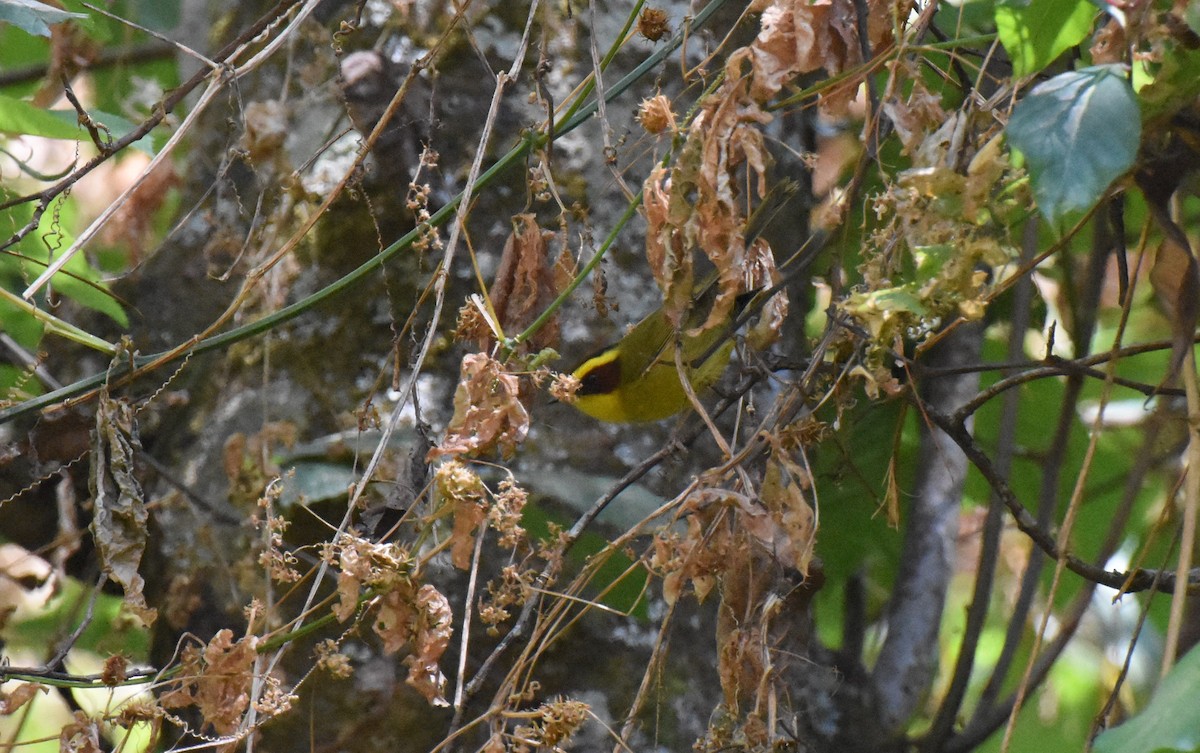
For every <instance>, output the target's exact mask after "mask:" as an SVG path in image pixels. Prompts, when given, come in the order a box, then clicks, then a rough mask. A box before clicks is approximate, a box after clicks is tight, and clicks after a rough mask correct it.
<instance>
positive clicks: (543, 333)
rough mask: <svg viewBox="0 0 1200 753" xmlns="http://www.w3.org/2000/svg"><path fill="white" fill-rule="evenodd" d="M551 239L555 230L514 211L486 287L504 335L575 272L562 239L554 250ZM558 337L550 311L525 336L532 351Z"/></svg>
mask: <svg viewBox="0 0 1200 753" xmlns="http://www.w3.org/2000/svg"><path fill="white" fill-rule="evenodd" d="M553 239H554V233H552V232H551V231H549V230H543V229H542V228H540V227H539V226H538V224H537V217H536V216H534V215H532V214H518V215H517V216H516V217H513V232H512V234H510V235H509V236H508V241H507V242H506V243H505V244H504V253H503V254H502V255H501V256H500V265H499V267H498V268H497V269H496V279H495V282H493V283H492V288H491V290H489V291H488V296H489V297H490V298H491V301H492V308H493V309H494V310H495V312H496V318H497V319H498V320H499V323H500V327H501V329H502V330H503V331H504V333H505V334H506V335H508V336H512V335H514V334H517V333H518V332H520V331H522V330H524V329H526V328H527V327H529V326H530V325H531V324H533V322H534V320H536V319H537V318H538V317H539V316H541V314H542V312H543V311H545V310H546V308H547V307H548V306H549V305H550V303H551V302H553V301H554V299H555V298H556V297H557V296H558V294H559V293H560V292H561V291H562V290H563V289H564V288H565V287H566V286H567V284H568V283H569V282H570V281H571V278H572V277H573V276H574V261H573V259H572V257H571V254H570V253H569V252H568V251H567V247H566V245H565V244H563V246H562V248H561V249H560V250H559V252H558V254H557V256H554V253H553V251H552V250H551V248H550V242H551V241H552V240H553ZM552 257H553V258H552ZM489 334H490V332H489ZM558 339H559V325H558V315H557V314H555V315H554V316H553V317H551V319H550V320H549V321H548V322H547V323H546V324H544V325H543V326H542V328H541V329H540V330H538V331H537V333H536V334H534V336H533V337H532V338H530V340H529V341H528V342H529V345H530V347H531V348H532V349H533V350H535V351H537V350H541V349H542V348H549V347H554V346H555V345H556V344H557V343H558ZM490 346H491V340H490V338H488V341H487V342H481V343H480V344H479V349H480V350H488V349H489V348H490Z"/></svg>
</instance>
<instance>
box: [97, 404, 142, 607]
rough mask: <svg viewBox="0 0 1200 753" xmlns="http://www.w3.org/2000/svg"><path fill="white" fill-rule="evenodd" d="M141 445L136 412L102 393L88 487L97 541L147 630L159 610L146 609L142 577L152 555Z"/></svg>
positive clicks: (102, 557) (128, 604)
mask: <svg viewBox="0 0 1200 753" xmlns="http://www.w3.org/2000/svg"><path fill="white" fill-rule="evenodd" d="M138 446H139V443H138V437H137V427H136V425H135V424H134V420H133V408H132V406H130V404H129V403H128V402H126V401H124V400H116V399H113V398H111V397H109V395H108V393H107V391H105V392H103V393H101V395H100V401H99V405H98V406H97V408H96V431H95V435H94V436H93V438H92V457H91V461H92V467H91V473H90V474H89V477H88V487H89V489H90V490H91V493H92V504H93V506H94V509H95V515H94V516H93V518H92V523H91V531H92V538H93V540H94V541H95V542H96V550H97V551H98V552H99V555H100V561H101V563H102V564H103V567H104V569H105V571H106V572H108V575H109V577H110V578H111V579H112V580H113V581H114V582H116V583H118V584H120V586H121V588H122V589H123V590H124V591H125V606H126V607H128V608H129V610H130V611H131V612H133V613H134V614H136V615H137V616H138V617H139V618H141V619H142V621H144V622H145V623H146V624H147V625H149V624H150V623H152V622H154V618H155V616H156V614H157V613H156V611H155V610H153V609H151V608H150V607H149V606H148V605H147V604H146V597H145V596H144V595H143V593H142V589H143V588H144V587H145V581H144V580H143V579H142V576H141V575H139V574H138V565H139V564H141V561H142V554H143V553H144V552H145V550H146V522H147V519H148V514H147V512H146V505H145V500H144V499H143V498H142V487H141V485H140V484H139V483H138V481H137V478H136V476H135V475H134V466H133V453H134V449H135V448H136V447H138Z"/></svg>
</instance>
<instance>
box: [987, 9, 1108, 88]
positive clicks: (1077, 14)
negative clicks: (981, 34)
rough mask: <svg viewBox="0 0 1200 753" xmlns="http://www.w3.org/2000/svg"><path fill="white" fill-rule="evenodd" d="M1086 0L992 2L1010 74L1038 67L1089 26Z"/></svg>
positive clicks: (1092, 12) (1074, 42) (1092, 13)
mask: <svg viewBox="0 0 1200 753" xmlns="http://www.w3.org/2000/svg"><path fill="white" fill-rule="evenodd" d="M1095 17H1096V7H1095V6H1094V5H1092V4H1091V3H1090V2H1088V0H1026V1H1025V2H1014V1H1013V0H1008V2H1001V3H997V4H996V34H997V35H998V36H999V37H1000V43H1001V44H1003V45H1004V49H1006V50H1007V51H1008V56H1009V57H1010V58H1011V59H1012V64H1013V77H1014V78H1019V77H1022V76H1028V75H1029V74H1031V73H1037V72H1038V71H1041V70H1042V69H1044V68H1045V67H1046V66H1048V65H1050V63H1052V62H1054V59H1055V58H1057V57H1058V56H1059V55H1061V54H1063V53H1064V52H1066V51H1067V50H1069V49H1070V48H1072V47H1074V46H1075V45H1077V44H1079V43H1080V42H1082V41H1083V40H1084V38H1085V37H1086V36H1087V35H1088V32H1090V31H1091V30H1092V20H1093V19H1094V18H1095Z"/></svg>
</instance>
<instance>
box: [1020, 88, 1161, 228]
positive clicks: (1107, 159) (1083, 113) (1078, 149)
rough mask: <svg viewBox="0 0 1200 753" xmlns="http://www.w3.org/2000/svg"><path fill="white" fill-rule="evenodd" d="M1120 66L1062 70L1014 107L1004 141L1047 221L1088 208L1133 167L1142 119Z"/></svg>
mask: <svg viewBox="0 0 1200 753" xmlns="http://www.w3.org/2000/svg"><path fill="white" fill-rule="evenodd" d="M1121 74H1122V69H1121V67H1120V66H1108V65H1098V66H1093V67H1091V68H1084V69H1083V70H1080V71H1072V72H1069V73H1060V74H1059V75H1057V76H1055V77H1054V78H1052V79H1050V80H1049V81H1046V82H1045V83H1042V84H1039V85H1038V86H1036V87H1034V89H1033V91H1031V92H1030V93H1029V95H1028V96H1027V97H1025V99H1023V100H1021V102H1020V103H1019V104H1018V105H1017V107H1016V109H1015V110H1013V114H1012V117H1011V118H1010V119H1009V121H1008V128H1007V129H1006V130H1007V133H1008V138H1009V141H1010V143H1011V144H1012V146H1013V148H1015V149H1017V150H1018V151H1020V152H1021V153H1022V154H1023V155H1024V156H1025V160H1026V164H1027V165H1028V168H1029V173H1030V177H1031V179H1032V181H1033V191H1034V196H1035V197H1036V198H1037V203H1038V207H1039V208H1040V209H1041V211H1042V214H1043V215H1045V217H1046V219H1047V220H1048V221H1049V222H1050V224H1051V225H1052V226H1055V227H1057V222H1058V220H1060V219H1061V218H1062V217H1063V216H1064V215H1066V214H1068V213H1070V212H1077V211H1078V212H1081V211H1086V210H1088V209H1090V208H1091V207H1092V205H1094V204H1095V203H1096V202H1097V201H1099V200H1100V197H1101V196H1103V195H1104V192H1105V190H1107V189H1108V186H1109V185H1110V184H1111V183H1112V182H1113V181H1114V180H1116V179H1117V178H1118V177H1120V176H1121V175H1122V174H1123V173H1125V172H1126V171H1127V170H1129V168H1130V167H1132V166H1133V160H1134V158H1135V157H1136V156H1137V150H1138V143H1139V142H1140V140H1141V135H1142V124H1141V118H1140V111H1139V109H1138V103H1137V99H1136V98H1135V97H1134V95H1133V90H1132V89H1130V87H1129V82H1128V81H1126V80H1125V78H1124V77H1123V76H1122V75H1121Z"/></svg>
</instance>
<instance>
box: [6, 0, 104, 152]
mask: <svg viewBox="0 0 1200 753" xmlns="http://www.w3.org/2000/svg"><path fill="white" fill-rule="evenodd" d="M2 1H3V0H0V2H2ZM0 132H3V133H14V134H18V135H29V136H44V137H46V138H48V139H69V140H71V141H79V140H80V139H86V138H88V135H87V131H85V130H83V129H82V128H80V127H79V126H78V125H74V124H71V123H66V122H64V121H63V120H62V118H59V117H58V116H56V115H54V114H53V113H51V112H50V111H48V110H43V109H41V108H40V107H35V106H34V105H31V104H29V103H28V102H25V101H24V100H20V99H13V98H12V97H5V96H4V95H0Z"/></svg>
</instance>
